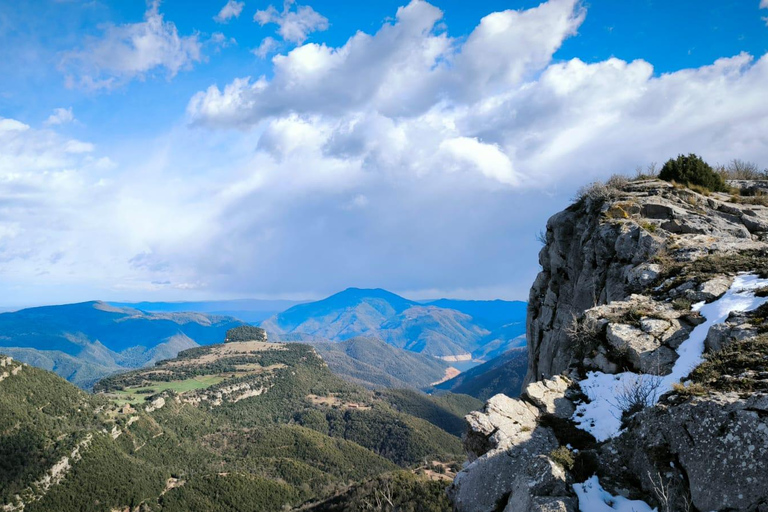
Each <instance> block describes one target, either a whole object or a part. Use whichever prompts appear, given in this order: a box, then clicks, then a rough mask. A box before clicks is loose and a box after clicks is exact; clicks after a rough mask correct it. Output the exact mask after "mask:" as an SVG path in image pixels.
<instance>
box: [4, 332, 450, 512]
mask: <svg viewBox="0 0 768 512" xmlns="http://www.w3.org/2000/svg"><path fill="white" fill-rule="evenodd" d="M2 361H3V362H4V363H3V364H5V366H3V367H2V368H0V377H1V378H0V455H2V457H0V491H1V492H0V499H2V503H3V504H14V505H16V506H19V505H21V504H22V503H23V504H24V505H25V510H27V511H33V512H34V511H44V510H57V511H61V512H67V511H74V510H78V511H80V510H85V511H90V510H94V511H95V510H105V509H106V510H111V509H117V508H120V509H122V508H126V507H131V508H135V507H143V508H142V510H158V511H159V510H165V511H181V510H232V511H241V510H243V511H244V510H282V509H283V508H285V507H296V506H300V505H302V504H305V503H312V502H317V503H319V502H321V501H323V500H325V499H327V498H329V497H331V496H334V495H337V494H339V493H343V492H345V490H346V489H347V488H348V486H350V485H352V484H355V483H356V482H365V481H369V480H370V479H371V478H374V477H377V476H379V475H386V474H388V473H390V472H392V471H394V470H396V469H398V467H399V468H401V469H405V470H409V469H415V468H416V467H418V466H420V465H423V463H424V461H425V460H428V461H443V462H444V463H445V464H449V465H455V464H457V463H459V462H460V461H462V460H463V454H462V448H461V442H460V440H459V439H458V437H456V436H455V435H452V434H450V433H448V432H446V431H445V430H443V429H441V428H439V427H438V426H437V425H443V426H445V427H446V428H450V425H449V424H447V423H444V422H441V421H437V420H439V419H440V418H439V417H437V420H436V416H435V415H434V414H421V413H420V412H419V411H418V410H416V408H414V407H404V406H402V403H403V400H395V399H394V398H393V397H391V396H382V395H380V394H376V393H374V392H372V391H369V390H367V389H365V388H362V387H359V386H356V385H354V384H351V383H348V382H345V381H344V380H342V379H340V378H339V377H337V376H336V375H334V374H333V373H332V372H331V371H330V370H329V368H328V366H327V365H326V364H325V362H324V361H323V360H322V359H321V358H320V357H319V356H318V355H317V353H316V352H315V350H314V349H313V348H312V347H311V346H308V345H305V344H277V343H267V342H263V341H243V342H230V343H226V344H220V345H211V346H206V347H196V348H192V349H189V350H186V351H183V352H181V353H180V354H179V356H178V357H177V358H175V359H171V360H166V361H162V362H160V363H158V364H156V365H155V366H154V367H152V368H147V369H144V370H136V371H132V372H128V373H125V374H121V375H116V376H113V377H110V378H108V379H105V380H104V381H102V382H100V383H98V384H97V385H96V387H95V389H96V391H97V393H96V394H95V395H89V394H87V393H84V392H82V391H81V390H79V389H78V388H76V387H75V386H73V385H71V384H69V383H67V382H65V381H64V380H62V379H60V378H59V377H57V376H55V375H54V374H53V373H50V372H47V371H44V370H39V369H37V368H33V367H30V366H27V365H22V364H21V363H19V362H16V361H10V360H7V359H5V357H4V356H3V357H2ZM395 404H400V405H401V406H397V405H395ZM454 405H455V404H454ZM409 410H410V411H412V412H414V413H416V414H410V413H409V412H408V411H409ZM454 412H455V411H454ZM452 430H453V432H454V433H458V431H457V430H456V429H455V428H454V429H452ZM409 482H410V480H409ZM409 485H410V484H409ZM420 485H421V484H418V486H420ZM418 486H417V487H418ZM407 492H409V493H420V492H421V491H419V490H410V491H407ZM428 492H432V491H428Z"/></svg>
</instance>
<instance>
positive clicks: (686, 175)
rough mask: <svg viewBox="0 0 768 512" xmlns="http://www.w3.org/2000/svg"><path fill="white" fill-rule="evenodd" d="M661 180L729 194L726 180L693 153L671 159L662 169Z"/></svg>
mask: <svg viewBox="0 0 768 512" xmlns="http://www.w3.org/2000/svg"><path fill="white" fill-rule="evenodd" d="M659 178H661V179H662V180H665V181H675V182H677V183H682V184H685V185H688V186H690V185H698V186H700V187H704V188H706V189H708V190H711V191H713V192H727V191H728V186H727V185H726V184H725V180H723V177H722V176H721V175H719V174H717V173H716V172H715V171H714V169H712V167H711V166H710V165H709V164H708V163H706V162H705V161H704V160H703V159H702V158H701V157H700V156H698V155H695V154H693V153H691V154H689V155H688V156H685V155H679V156H678V157H677V158H675V159H669V160H668V161H667V163H665V164H664V167H662V168H661V172H660V173H659Z"/></svg>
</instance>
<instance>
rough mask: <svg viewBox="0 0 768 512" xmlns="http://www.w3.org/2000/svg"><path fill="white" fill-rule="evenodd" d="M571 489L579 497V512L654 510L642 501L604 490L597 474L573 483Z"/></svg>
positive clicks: (644, 511)
mask: <svg viewBox="0 0 768 512" xmlns="http://www.w3.org/2000/svg"><path fill="white" fill-rule="evenodd" d="M573 490H574V491H575V492H576V496H578V498H579V510H580V511H581V512H656V509H655V508H651V507H650V506H648V504H647V503H645V502H644V501H639V500H629V499H627V498H624V497H623V496H613V495H612V494H610V493H608V492H606V491H605V489H603V488H602V486H600V480H599V479H598V478H597V475H595V476H593V477H592V478H590V479H588V480H587V481H586V482H583V483H580V484H574V486H573Z"/></svg>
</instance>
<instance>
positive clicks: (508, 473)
mask: <svg viewBox="0 0 768 512" xmlns="http://www.w3.org/2000/svg"><path fill="white" fill-rule="evenodd" d="M556 447H557V440H556V439H555V436H554V434H553V433H552V431H551V430H550V429H548V428H544V427H541V426H539V427H537V428H536V429H535V430H534V431H533V432H531V433H530V435H529V436H528V437H527V439H525V440H522V441H520V440H519V442H518V443H517V444H510V445H508V446H506V447H502V448H495V449H492V450H490V451H488V452H486V453H485V454H484V455H482V456H481V457H479V458H478V459H476V460H475V461H473V462H472V463H470V464H469V465H468V466H467V467H466V468H464V469H463V470H462V471H461V472H459V474H458V475H456V478H455V479H454V481H453V484H452V485H451V487H450V488H449V489H448V494H449V496H450V497H451V500H452V501H453V504H454V506H455V508H456V510H458V511H460V512H493V511H496V510H503V507H504V506H505V504H506V503H505V502H506V501H507V500H508V497H509V496H511V495H512V492H513V489H515V488H518V489H525V491H526V492H525V493H524V494H525V495H528V494H527V493H528V492H529V491H528V487H527V486H528V483H532V484H533V486H534V487H535V486H536V485H537V484H536V482H539V479H540V478H542V475H537V476H536V477H533V479H531V478H532V477H530V473H531V472H532V471H531V470H530V469H529V467H530V465H532V464H537V459H536V457H537V456H538V455H542V454H547V453H550V452H551V451H552V450H554V449H555V448H556ZM553 471H554V470H553ZM544 476H545V477H546V475H544ZM550 477H551V478H550ZM550 477H546V478H545V480H544V481H545V482H549V483H551V481H552V478H554V479H556V478H557V475H555V474H554V473H553V474H552V475H550ZM521 478H522V480H520V479H521ZM521 482H522V483H521ZM521 486H522V487H521ZM520 510H526V509H520Z"/></svg>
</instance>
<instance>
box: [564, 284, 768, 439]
mask: <svg viewBox="0 0 768 512" xmlns="http://www.w3.org/2000/svg"><path fill="white" fill-rule="evenodd" d="M763 286H768V279H760V278H758V277H757V276H756V275H753V274H742V275H739V276H737V277H736V279H735V280H734V281H733V284H732V285H731V287H730V288H729V289H728V291H727V292H726V293H725V294H724V295H723V296H722V297H721V298H719V299H718V300H716V301H714V302H711V303H709V304H703V303H699V304H696V307H695V308H694V309H695V310H697V311H699V312H700V313H701V315H702V316H703V317H704V318H705V319H706V321H705V322H704V323H702V324H700V325H698V326H696V327H695V328H694V330H693V331H692V332H691V334H690V335H689V336H688V339H686V340H685V341H684V342H683V343H682V344H681V345H680V346H679V347H678V348H677V354H678V358H677V361H675V364H674V366H673V368H672V372H671V373H670V374H668V375H664V376H662V377H657V376H654V375H648V374H642V373H634V372H623V373H617V374H608V373H603V372H589V373H588V374H587V378H586V379H584V380H582V381H581V382H580V383H579V385H580V386H581V390H582V391H583V392H584V393H585V394H586V395H587V397H588V398H589V402H588V403H581V404H579V405H578V406H577V407H576V412H575V413H574V415H573V420H574V421H575V422H576V424H577V426H578V427H579V428H582V429H583V430H586V431H587V432H589V433H590V434H592V435H593V436H594V437H595V439H597V440H598V441H605V440H606V439H609V438H611V437H614V436H616V435H618V434H619V432H620V430H621V415H622V407H621V405H622V404H621V402H622V400H621V398H620V397H621V396H622V395H624V394H626V393H627V392H628V391H629V390H632V389H634V388H636V387H637V386H643V387H646V388H648V389H649V390H650V394H649V396H648V402H649V403H648V404H647V405H653V404H655V403H656V401H658V399H659V397H660V396H661V395H662V394H664V393H666V392H667V391H669V390H670V389H672V385H673V384H674V383H676V382H680V380H681V379H684V378H685V377H687V376H688V375H689V374H690V373H691V371H692V370H693V369H694V368H695V367H696V366H698V365H699V364H701V362H702V361H703V354H704V340H705V339H706V338H707V333H708V332H709V329H710V328H711V327H712V326H714V325H717V324H720V323H723V322H724V321H725V320H726V319H727V318H728V315H730V314H731V313H732V312H735V311H736V312H745V311H752V310H753V309H756V308H758V307H759V306H761V305H762V304H764V303H765V302H766V301H768V298H766V297H755V295H754V290H756V289H758V288H760V287H763Z"/></svg>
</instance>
